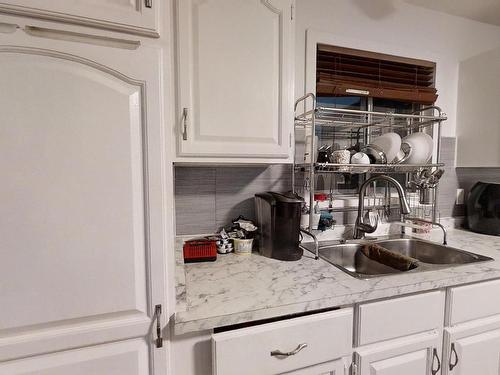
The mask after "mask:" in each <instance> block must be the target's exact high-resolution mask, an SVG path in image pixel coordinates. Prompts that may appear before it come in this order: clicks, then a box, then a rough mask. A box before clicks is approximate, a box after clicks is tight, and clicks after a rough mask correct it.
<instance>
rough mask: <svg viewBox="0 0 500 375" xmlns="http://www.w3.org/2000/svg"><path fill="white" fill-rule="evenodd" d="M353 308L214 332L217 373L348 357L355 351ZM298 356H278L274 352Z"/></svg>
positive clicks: (273, 369)
mask: <svg viewBox="0 0 500 375" xmlns="http://www.w3.org/2000/svg"><path fill="white" fill-rule="evenodd" d="M352 327H353V310H352V309H350V308H349V309H342V310H336V311H332V312H327V313H321V314H314V315H310V316H305V317H300V318H295V319H290V320H285V321H280V322H275V323H268V324H262V325H259V326H255V327H250V328H243V329H238V330H234V331H229V332H222V333H216V334H214V335H212V350H213V356H214V358H213V366H214V374H215V375H234V374H238V375H245V374H259V375H265V374H280V373H283V372H289V371H292V370H297V369H301V368H304V367H308V366H312V365H314V364H318V363H323V362H327V361H332V360H335V359H339V358H341V357H344V356H349V355H351V353H352ZM301 344H306V345H307V346H305V347H304V348H303V349H302V350H300V351H298V353H296V354H295V355H290V356H276V355H274V356H273V355H271V352H273V351H277V350H280V351H282V352H291V351H293V350H294V349H296V348H298V347H299V345H301Z"/></svg>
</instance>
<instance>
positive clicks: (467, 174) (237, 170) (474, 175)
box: [175, 137, 500, 235]
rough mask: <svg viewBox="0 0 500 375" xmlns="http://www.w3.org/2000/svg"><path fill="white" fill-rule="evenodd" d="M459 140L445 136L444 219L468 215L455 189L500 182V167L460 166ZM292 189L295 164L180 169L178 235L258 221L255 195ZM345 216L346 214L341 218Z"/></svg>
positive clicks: (441, 210) (177, 178)
mask: <svg viewBox="0 0 500 375" xmlns="http://www.w3.org/2000/svg"><path fill="white" fill-rule="evenodd" d="M455 141H456V139H455V138H447V137H444V138H443V139H442V142H441V145H442V148H441V160H442V162H444V163H445V164H446V167H445V174H444V175H443V177H442V178H441V181H440V184H439V197H438V210H439V216H440V217H442V218H444V217H451V216H463V215H464V214H465V209H464V205H456V204H455V199H456V190H457V189H458V188H463V189H465V191H466V192H468V191H469V190H470V188H471V187H472V185H473V184H474V183H475V182H476V181H479V180H483V181H490V182H499V183H500V168H455V167H454V163H455ZM290 189H291V166H290V165H264V166H200V167H187V166H176V167H175V210H176V231H177V234H178V235H186V234H187V235H190V234H202V233H214V232H216V231H217V230H219V229H220V228H221V227H223V226H226V225H228V224H230V223H231V220H232V219H235V218H237V217H238V215H243V216H245V217H248V218H249V219H254V218H255V208H254V201H253V197H254V194H255V193H260V192H263V191H270V190H273V191H287V190H290ZM340 215H343V216H340ZM336 216H337V217H336V218H335V219H336V220H337V223H339V224H345V223H352V222H354V219H355V217H356V212H348V213H345V214H337V215H336Z"/></svg>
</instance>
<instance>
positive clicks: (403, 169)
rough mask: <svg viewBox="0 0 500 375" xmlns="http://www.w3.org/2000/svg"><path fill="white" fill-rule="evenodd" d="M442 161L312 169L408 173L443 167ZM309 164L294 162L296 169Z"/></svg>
mask: <svg viewBox="0 0 500 375" xmlns="http://www.w3.org/2000/svg"><path fill="white" fill-rule="evenodd" d="M443 166H444V164H443V163H434V164H333V163H314V171H315V172H318V173H350V174H359V173H410V172H415V171H418V170H422V169H432V168H440V167H443ZM310 167H311V165H310V164H295V169H296V170H299V171H300V170H302V171H309V169H310Z"/></svg>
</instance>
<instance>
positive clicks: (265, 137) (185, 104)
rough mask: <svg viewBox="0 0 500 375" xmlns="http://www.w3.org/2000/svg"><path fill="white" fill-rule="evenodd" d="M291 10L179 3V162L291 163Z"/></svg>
mask: <svg viewBox="0 0 500 375" xmlns="http://www.w3.org/2000/svg"><path fill="white" fill-rule="evenodd" d="M292 5H293V0H203V1H200V0H177V12H178V13H177V17H178V31H177V37H178V72H179V83H178V84H179V85H178V89H179V104H180V105H179V108H178V113H177V132H176V133H177V137H178V151H179V155H180V156H204V157H219V158H226V159H227V158H237V157H246V158H288V157H289V151H290V148H291V141H292V139H291V133H290V129H291V126H292V124H293V38H292V36H293V20H292ZM228 160H231V159H228Z"/></svg>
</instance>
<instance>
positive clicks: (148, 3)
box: [144, 0, 153, 8]
mask: <svg viewBox="0 0 500 375" xmlns="http://www.w3.org/2000/svg"><path fill="white" fill-rule="evenodd" d="M144 5H145V6H146V8H152V7H153V0H144Z"/></svg>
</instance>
